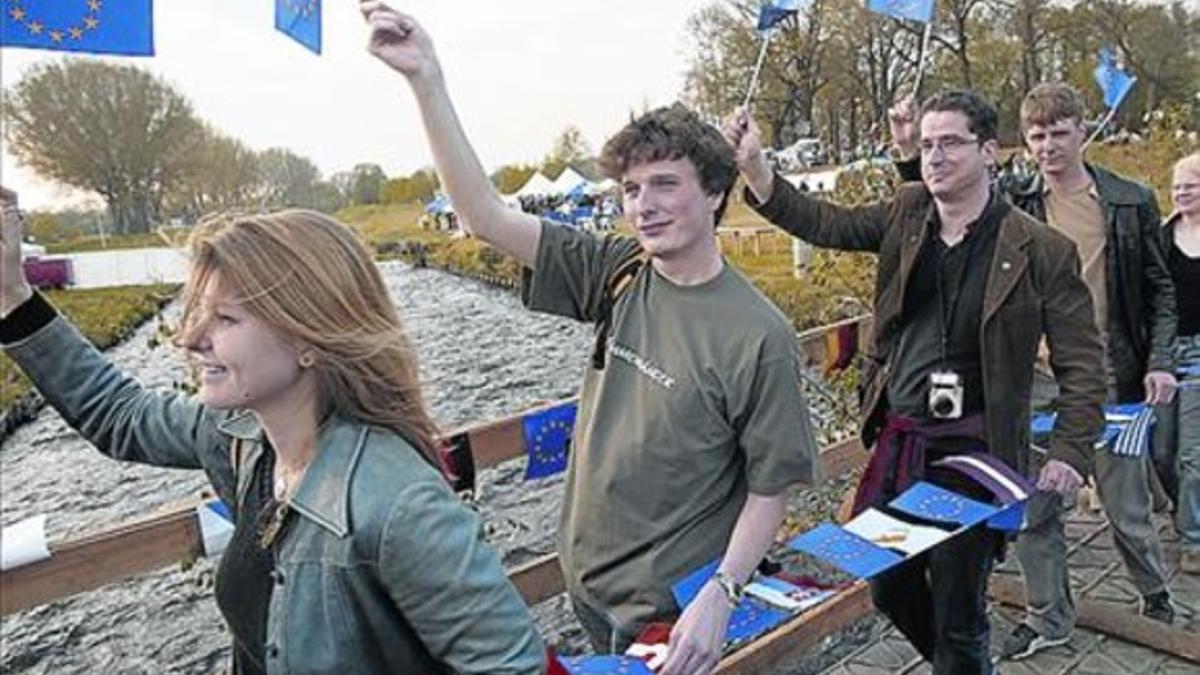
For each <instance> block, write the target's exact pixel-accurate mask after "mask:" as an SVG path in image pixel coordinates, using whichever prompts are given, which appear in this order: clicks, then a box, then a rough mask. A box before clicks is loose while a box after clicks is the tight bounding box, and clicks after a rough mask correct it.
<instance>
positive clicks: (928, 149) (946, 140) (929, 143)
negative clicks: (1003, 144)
mask: <svg viewBox="0 0 1200 675" xmlns="http://www.w3.org/2000/svg"><path fill="white" fill-rule="evenodd" d="M978 144H979V137H978V136H976V137H974V138H965V137H963V136H942V137H941V138H923V139H921V154H922V155H932V154H933V151H934V150H937V149H939V148H940V149H941V151H942V153H943V154H946V155H949V154H952V153H954V152H957V151H959V150H962V149H963V148H965V147H967V146H969V145H978Z"/></svg>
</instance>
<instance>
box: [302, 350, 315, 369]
mask: <svg viewBox="0 0 1200 675" xmlns="http://www.w3.org/2000/svg"><path fill="white" fill-rule="evenodd" d="M314 363H316V359H314V358H313V355H312V352H307V353H305V354H302V355H301V356H300V367H301V368H312V367H313V364H314Z"/></svg>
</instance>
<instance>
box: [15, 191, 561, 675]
mask: <svg viewBox="0 0 1200 675" xmlns="http://www.w3.org/2000/svg"><path fill="white" fill-rule="evenodd" d="M0 218H2V222H0V225H2V229H0V235H2V241H0V344H3V346H4V349H5V351H6V352H7V353H8V355H9V356H10V357H12V359H13V360H14V361H16V363H17V364H18V365H19V366H20V367H21V369H22V370H24V372H25V373H26V374H27V375H28V376H29V378H30V379H31V380H32V381H33V382H34V384H35V385H36V386H37V387H38V389H39V390H40V391H41V392H42V394H43V395H44V396H45V398H46V400H47V401H48V402H50V404H51V405H53V406H54V408H55V409H56V410H58V412H59V413H60V414H61V415H62V416H63V417H64V418H65V419H66V420H67V422H68V423H70V424H71V425H72V426H73V427H75V428H76V429H78V430H79V432H80V433H81V434H83V435H84V436H85V437H86V438H87V439H88V440H89V441H91V442H92V443H93V444H94V445H95V446H96V447H97V448H98V449H99V450H100V451H101V452H104V453H105V454H107V455H109V456H111V457H113V458H115V459H119V460H124V461H133V462H142V463H146V464H155V465H159V466H172V467H180V468H189V469H203V470H204V471H205V472H206V473H207V475H208V478H209V480H210V481H211V482H212V485H213V487H214V488H215V489H216V491H217V493H218V495H220V497H221V498H222V499H223V500H224V501H225V502H226V503H227V504H229V505H231V507H232V508H233V510H234V512H235V514H236V529H235V533H234V535H233V539H232V541H231V543H230V546H229V548H228V549H227V550H226V553H225V555H224V556H223V557H222V560H221V562H220V567H219V570H218V575H217V584H216V598H217V604H218V605H219V606H220V609H221V612H222V614H223V615H224V617H225V619H226V621H227V623H228V625H229V629H230V634H231V635H232V636H233V643H234V644H233V654H234V656H233V662H234V672H235V673H339V674H341V673H442V672H462V673H489V674H494V673H537V672H541V671H542V669H543V665H544V664H543V658H544V657H543V649H542V645H541V641H540V640H539V638H538V636H537V634H536V631H535V629H534V627H533V625H532V623H531V620H530V616H529V614H528V611H527V609H526V608H525V606H524V604H523V603H522V601H521V598H520V597H519V596H518V594H517V593H516V591H515V589H514V588H513V587H512V586H511V585H510V584H509V583H508V580H507V578H506V577H505V575H504V571H503V569H502V568H501V566H500V562H499V560H498V559H497V557H496V555H495V554H494V552H493V551H492V550H491V549H490V548H488V546H487V545H486V544H484V543H483V541H482V538H481V528H480V523H479V519H478V518H477V517H476V516H475V515H473V514H472V513H470V512H469V511H468V510H467V509H465V508H464V507H463V506H462V505H461V504H460V503H459V502H458V500H457V499H456V498H455V496H454V495H453V494H452V493H451V491H450V490H449V489H448V487H447V486H446V484H445V482H444V481H443V479H442V477H441V476H440V474H439V472H438V471H437V469H436V468H435V461H434V459H433V457H434V455H433V453H434V433H435V429H434V424H433V421H432V419H431V418H430V416H429V414H428V412H427V411H426V408H425V403H424V401H423V399H422V396H421V391H420V388H419V386H418V381H417V366H416V358H415V355H414V353H413V351H412V348H411V346H410V345H409V343H408V341H407V339H406V338H405V336H404V332H403V330H402V327H401V324H400V318H399V316H398V314H397V312H396V308H395V307H394V306H393V304H392V301H391V300H390V298H389V296H388V293H387V289H386V287H385V286H384V283H383V280H382V279H381V277H380V275H379V272H378V270H377V269H376V267H375V265H374V263H373V262H372V260H371V257H370V255H369V254H368V253H367V250H366V249H365V248H364V247H363V245H362V244H361V243H360V242H359V241H358V240H357V239H356V238H355V237H354V235H353V234H352V233H351V232H350V231H349V230H348V229H347V228H346V227H345V226H343V225H341V224H339V223H338V222H336V221H334V220H332V219H330V218H328V217H326V216H324V215H321V214H319V213H314V212H310V211H284V212H281V213H274V214H270V215H256V216H221V217H216V218H212V219H209V220H207V221H206V222H203V223H201V224H199V225H197V227H196V229H195V231H194V233H193V234H192V236H191V238H190V241H189V248H190V253H191V262H192V269H191V275H190V278H189V280H188V282H187V285H186V287H185V291H184V297H185V299H186V304H185V309H184V315H183V319H182V326H181V335H180V339H179V342H180V344H181V345H182V346H183V347H184V348H186V349H187V351H188V354H189V356H190V357H191V359H192V360H193V361H194V363H195V365H196V367H197V372H198V374H199V380H200V391H199V394H198V395H197V396H196V397H195V398H189V397H184V396H182V395H179V394H168V393H158V392H150V391H146V390H145V389H143V388H142V387H141V385H139V384H138V383H137V382H136V381H134V380H133V379H131V378H129V377H128V376H126V375H124V374H123V373H121V372H120V371H118V370H117V368H116V367H115V366H114V365H113V364H111V363H110V362H109V361H108V360H107V359H106V358H105V357H104V356H103V355H102V354H100V353H99V352H98V351H96V350H95V349H94V348H93V347H92V346H91V345H90V344H89V343H88V342H87V341H86V340H85V339H84V338H83V337H81V336H80V334H79V333H78V332H77V331H76V329H75V328H74V326H72V325H71V324H70V323H69V322H68V321H67V320H66V319H65V318H64V317H62V316H60V315H58V314H57V313H56V312H55V311H54V310H53V309H52V308H51V307H50V305H49V304H48V303H47V302H46V300H45V299H44V298H42V297H41V296H40V295H38V294H35V293H34V292H33V291H32V290H31V289H30V287H29V285H28V284H27V283H26V282H25V279H24V276H23V274H22V273H21V264H20V245H21V244H20V241H21V217H20V213H19V211H18V210H17V200H16V195H15V194H14V193H12V192H9V191H7V190H4V189H3V188H0Z"/></svg>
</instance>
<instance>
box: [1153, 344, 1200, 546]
mask: <svg viewBox="0 0 1200 675" xmlns="http://www.w3.org/2000/svg"><path fill="white" fill-rule="evenodd" d="M1175 358H1176V359H1177V361H1178V363H1179V365H1180V366H1187V365H1192V366H1195V365H1200V336H1196V335H1193V336H1190V337H1181V338H1179V339H1178V340H1177V341H1176V344H1175ZM1179 384H1180V388H1179V390H1178V391H1177V392H1176V393H1175V400H1174V401H1173V402H1172V403H1171V404H1170V405H1167V406H1163V407H1161V408H1159V409H1158V428H1157V429H1156V430H1155V432H1154V463H1155V464H1156V465H1157V468H1158V471H1159V475H1160V476H1162V477H1163V484H1164V485H1163V487H1165V488H1166V491H1167V494H1168V495H1170V497H1171V501H1172V502H1174V503H1175V527H1176V529H1177V530H1179V536H1180V539H1181V540H1182V543H1183V547H1184V548H1185V549H1188V550H1200V377H1195V376H1193V377H1191V378H1181V381H1180V383H1179Z"/></svg>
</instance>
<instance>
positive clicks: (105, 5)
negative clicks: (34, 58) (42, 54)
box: [0, 0, 154, 56]
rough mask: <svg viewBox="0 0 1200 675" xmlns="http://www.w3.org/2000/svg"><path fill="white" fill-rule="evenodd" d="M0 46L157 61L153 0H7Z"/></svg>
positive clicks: (1, 18)
mask: <svg viewBox="0 0 1200 675" xmlns="http://www.w3.org/2000/svg"><path fill="white" fill-rule="evenodd" d="M0 46H4V47H27V48H30V49H50V50H55V51H67V52H90V53H93V54H120V55H123V56H153V55H154V22H153V12H152V7H151V2H150V0H72V1H71V2H67V1H66V0H59V1H57V2H45V1H44V0H42V1H39V0H6V2H4V3H3V13H2V14H0Z"/></svg>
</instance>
